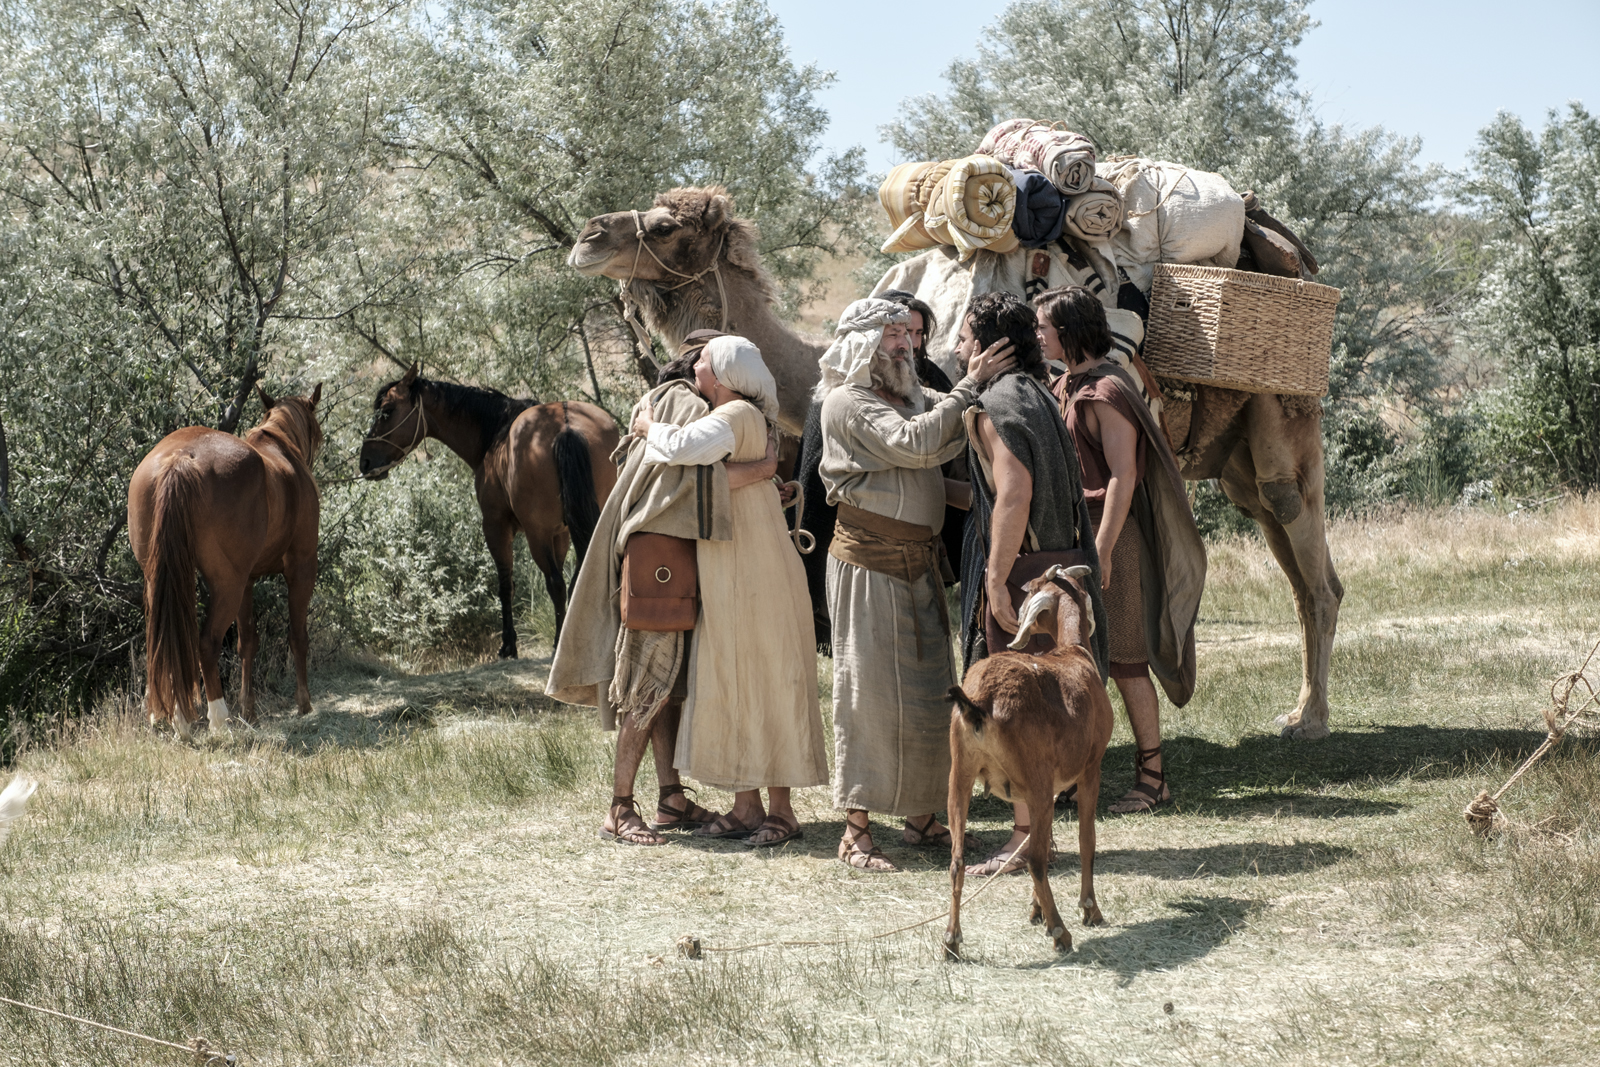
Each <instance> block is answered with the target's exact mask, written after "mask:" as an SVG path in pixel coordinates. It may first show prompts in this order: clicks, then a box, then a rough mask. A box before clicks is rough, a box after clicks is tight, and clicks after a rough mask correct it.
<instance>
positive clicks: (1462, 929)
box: [0, 503, 1600, 1067]
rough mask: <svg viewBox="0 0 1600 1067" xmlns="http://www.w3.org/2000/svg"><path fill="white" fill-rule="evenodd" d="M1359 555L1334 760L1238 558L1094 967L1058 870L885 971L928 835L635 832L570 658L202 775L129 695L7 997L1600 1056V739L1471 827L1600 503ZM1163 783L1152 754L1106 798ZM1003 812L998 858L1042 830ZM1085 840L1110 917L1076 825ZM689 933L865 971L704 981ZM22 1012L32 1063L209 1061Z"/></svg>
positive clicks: (481, 1019)
mask: <svg viewBox="0 0 1600 1067" xmlns="http://www.w3.org/2000/svg"><path fill="white" fill-rule="evenodd" d="M1330 539H1331V544H1332V547H1333V551H1334V554H1335V559H1336V562H1337V564H1338V567H1339V569H1340V573H1341V576H1342V577H1343V579H1344V581H1345V585H1346V589H1347V595H1346V600H1345V606H1344V610H1343V613H1342V616H1341V619H1340V636H1339V640H1338V642H1337V644H1336V646H1335V654H1334V670H1333V674H1334V682H1333V690H1332V697H1333V706H1334V710H1333V726H1334V731H1335V732H1334V735H1333V736H1332V737H1331V738H1329V739H1328V740H1326V741H1321V742H1315V743H1293V742H1286V741H1283V740H1281V739H1279V738H1278V737H1277V735H1276V731H1275V729H1274V728H1273V726H1272V719H1273V718H1274V716H1276V715H1279V714H1281V713H1283V712H1284V711H1287V710H1288V709H1289V708H1290V707H1291V706H1292V701H1293V697H1294V695H1295V693H1296V691H1297V689H1298V685H1299V645H1298V641H1299V638H1298V631H1297V628H1296V625H1295V622H1294V616H1293V611H1292V605H1291V603H1290V600H1289V595H1288V589H1287V584H1286V582H1285V581H1284V579H1283V578H1282V576H1281V575H1280V574H1279V573H1278V572H1277V570H1276V567H1275V566H1274V565H1273V564H1272V563H1271V561H1270V560H1269V559H1268V558H1267V554H1266V549H1265V547H1264V545H1263V544H1262V543H1261V542H1260V541H1259V540H1256V539H1253V538H1233V539H1227V540H1223V541H1219V542H1217V543H1215V544H1214V545H1213V548H1212V554H1211V559H1212V581H1211V584H1210V586H1209V588H1208V591H1207V595H1206V600H1205V603H1204V605H1203V608H1202V622H1201V627H1200V635H1199V636H1200V654H1201V663H1200V686H1199V689H1198V691H1197V693H1196V696H1195V699H1194V701H1193V702H1192V703H1191V704H1190V705H1189V707H1187V708H1185V709H1183V710H1182V711H1175V710H1174V709H1171V708H1167V709H1165V711H1164V717H1165V724H1166V732H1167V737H1168V740H1167V742H1166V748H1165V751H1166V754H1167V759H1168V768H1169V774H1170V775H1171V779H1172V781H1173V784H1174V787H1175V791H1176V794H1177V803H1176V804H1175V805H1174V806H1173V807H1171V808H1168V809H1165V810H1164V811H1162V812H1161V813H1159V814H1157V815H1155V816H1145V817H1133V818H1110V817H1102V820H1101V822H1100V828H1099V844H1100V851H1099V859H1098V862H1097V891H1098V894H1097V895H1098V898H1099V901H1100V905H1101V907H1102V909H1103V910H1104V912H1105V914H1106V917H1107V919H1108V920H1109V922H1110V924H1111V925H1109V926H1107V927H1104V928H1100V929H1095V930H1086V929H1083V928H1081V927H1072V928H1071V930H1072V934H1073V938H1074V941H1075V949H1074V951H1073V952H1072V953H1071V954H1068V955H1064V956H1058V955H1056V954H1055V953H1054V952H1053V951H1052V950H1051V948H1050V945H1049V941H1048V939H1047V938H1045V936H1044V935H1043V934H1042V933H1041V932H1040V931H1039V930H1038V929H1037V928H1035V927H1030V926H1028V925H1027V923H1026V922H1025V921H1024V916H1025V910H1026V904H1027V888H1026V883H1025V881H1024V880H1021V879H1002V880H999V881H998V882H997V883H996V884H995V885H993V886H992V887H991V888H990V889H989V890H988V891H987V892H986V893H985V895H984V897H983V898H981V899H980V900H978V901H976V902H975V903H973V904H971V905H970V906H969V908H968V909H967V910H966V912H965V914H964V921H963V926H964V930H965V933H966V938H967V942H966V949H967V957H968V958H967V959H966V960H965V961H964V962H962V963H960V964H948V963H945V962H944V961H943V960H942V958H941V957H942V953H941V951H940V948H939V944H938V932H939V930H940V929H941V928H942V923H936V924H933V925H931V926H926V927H922V928H920V929H917V930H914V931H911V932H907V933H902V934H896V935H894V936H891V937H887V938H883V939H880V940H868V939H866V937H865V935H869V934H872V933H874V932H878V931H885V930H890V929H893V928H895V927H898V926H902V925H904V924H906V923H909V922H913V921H915V920H917V919H920V918H923V917H926V916H929V915H932V914H935V913H937V912H939V911H942V910H943V908H944V906H945V904H946V902H947V894H948V879H947V874H946V870H945V866H946V858H945V857H943V856H941V855H939V854H937V853H923V852H917V851H913V850H909V849H905V848H901V847H898V845H897V844H896V838H897V835H896V834H894V833H893V827H892V825H888V826H885V827H884V829H883V830H880V842H881V843H883V844H886V845H888V846H889V847H888V851H889V854H890V856H891V858H893V859H894V860H895V861H896V862H897V863H900V864H902V866H903V867H904V871H903V872H902V873H900V874H897V875H892V876H871V875H867V874H864V873H862V872H857V871H852V870H849V869H846V868H845V867H843V866H842V865H840V864H839V863H837V862H836V861H835V860H834V859H833V852H834V843H835V841H836V840H837V837H838V835H839V833H840V831H841V829H842V822H841V820H840V817H839V814H838V813H835V812H833V811H832V810H830V808H829V797H828V792H827V790H824V789H816V790H806V791H803V792H802V793H800V794H799V795H798V796H797V808H798V810H799V812H800V815H801V818H802V822H803V824H804V826H805V831H806V836H805V838H804V839H803V840H802V841H799V842H796V843H795V844H793V845H791V846H789V847H787V848H785V849H782V850H778V851H776V852H771V853H767V852H761V853H756V852H751V851H749V850H747V849H744V848H743V847H741V846H740V845H738V844H737V843H723V842H717V843H711V844H702V843H696V842H691V841H688V840H682V841H678V842H675V843H674V844H673V845H671V846H669V847H666V848H661V849H637V848H626V847H619V846H616V845H613V844H609V843H604V842H601V841H599V840H597V839H596V836H595V831H596V829H597V827H598V825H599V821H600V819H601V817H602V815H603V813H604V806H605V802H606V798H607V797H608V796H609V795H610V783H609V766H610V744H611V739H610V738H609V737H607V736H605V735H602V734H601V733H599V731H598V730H597V729H596V728H595V726H594V723H593V719H592V715H591V714H589V713H584V712H579V711H575V710H572V709H565V708H563V707H561V706H559V705H553V704H552V703H550V702H549V701H548V700H546V699H545V698H544V697H543V696H542V695H541V688H542V681H543V674H544V670H545V667H546V665H547V658H540V656H539V653H538V650H536V649H532V647H531V646H532V645H533V642H531V641H529V642H527V644H528V646H529V651H530V652H532V653H533V654H532V655H530V658H528V659H524V660H523V661H521V662H518V663H511V664H501V663H494V662H480V663H472V664H455V665H454V669H450V670H444V671H442V672H440V673H433V674H408V673H406V672H405V671H403V670H401V669H399V668H398V667H396V666H392V665H387V664H381V663H377V662H375V661H369V662H355V661H350V660H338V659H335V658H326V659H324V660H323V661H320V662H317V663H315V664H314V669H313V677H312V684H313V694H314V697H315V701H316V706H317V710H316V712H315V714H313V715H312V716H310V717H308V718H305V719H296V718H293V717H290V716H289V712H290V711H291V710H292V708H291V703H290V701H289V700H287V699H286V698H285V697H284V695H283V694H282V693H281V692H273V693H269V694H267V695H266V696H265V697H264V699H263V706H264V708H265V709H266V710H267V713H268V714H267V716H266V721H265V722H264V724H263V726H262V728H261V729H259V730H256V731H244V730H240V731H238V732H237V733H236V734H235V736H234V737H233V738H232V739H227V740H223V739H213V738H207V737H206V736H205V734H204V733H203V732H202V733H200V734H198V735H197V737H198V741H197V742H196V743H195V744H183V743H179V742H177V741H175V740H173V739H172V738H171V737H170V736H169V735H164V734H163V735H157V734H154V733H152V732H151V731H150V730H149V728H148V727H146V726H144V725H143V724H142V723H140V722H139V721H138V718H137V716H135V715H134V714H132V709H131V707H130V706H129V705H128V702H127V701H122V702H120V703H119V702H113V703H112V704H110V705H108V706H107V707H106V708H105V709H104V710H103V712H102V714H101V715H100V716H98V717H97V718H96V719H94V720H93V721H91V722H87V723H84V724H81V725H78V726H75V727H72V728H70V729H68V730H66V731H64V732H63V733H61V734H60V735H59V736H56V737H54V738H52V739H50V740H49V742H48V743H44V742H42V741H41V742H36V743H35V745H34V747H32V748H30V749H29V750H28V751H26V752H25V753H24V755H23V756H22V757H21V759H20V761H19V769H20V770H21V771H22V772H23V773H26V774H28V775H30V776H31V777H34V778H36V779H38V780H40V782H41V783H42V784H41V787H40V790H39V793H38V794H37V795H36V796H35V798H34V801H33V803H32V805H31V808H30V811H29V814H28V816H27V818H26V819H25V820H24V821H23V822H22V823H20V824H19V825H18V827H17V828H16V830H15V831H14V832H13V833H12V834H11V836H10V837H9V839H7V840H6V841H5V842H4V843H3V844H0V900H3V910H4V918H3V920H0V995H4V996H7V997H12V998H16V999H21V1000H26V1001H30V1002H32V1003H36V1004H43V1005H47V1006H49V1007H53V1008H57V1009H60V1010H63V1011H68V1012H72V1013H76V1014H82V1015H86V1016H89V1017H92V1018H95V1019H99V1020H103V1021H105V1022H109V1023H113V1024H115V1025H118V1026H125V1027H130V1028H133V1029H136V1030H139V1031H141V1032H144V1033H148V1034H152V1035H156V1036H159V1037H162V1038H165V1039H169V1040H176V1041H180V1042H181V1041H185V1040H187V1039H188V1038H189V1037H190V1036H193V1035H197V1034H199V1035H203V1036H205V1037H206V1038H207V1039H209V1040H210V1041H211V1042H212V1043H214V1044H218V1045H225V1046H227V1047H228V1048H230V1049H233V1050H235V1051H237V1052H239V1053H240V1054H241V1056H242V1060H243V1062H245V1063H249V1064H324V1063H325V1064H352V1063H360V1064H366V1063H383V1064H441V1063H449V1064H474V1065H475V1064H502V1063H506V1064H543V1063H550V1064H558V1063H559V1064H563V1065H567V1064H577V1065H582V1064H623V1063H626V1064H629V1065H632V1064H656V1063H663V1064H665V1063H690V1062H692V1063H695V1064H724V1063H726V1064H752V1063H826V1064H833V1063H876V1062H884V1061H887V1060H891V1059H892V1060H894V1061H895V1062H905V1063H918V1064H922V1063H931V1064H943V1063H949V1064H957V1063H960V1064H1013V1063H1049V1064H1130V1065H1131V1064H1141V1065H1143V1064H1154V1063H1167V1062H1176V1063H1185V1064H1188V1063H1224V1064H1227V1065H1229V1067H1238V1065H1245V1064H1251V1065H1253V1064H1280V1063H1281V1064H1330V1065H1332V1064H1346V1063H1353V1064H1362V1065H1368V1064H1409V1063H1417V1064H1424V1063H1425V1064H1428V1065H1430V1067H1432V1065H1435V1064H1446V1065H1451V1064H1462V1065H1467V1064H1471V1065H1474V1067H1476V1065H1484V1064H1508V1065H1509V1064H1579V1063H1587V1062H1590V1060H1591V1059H1592V1058H1593V1051H1592V1050H1593V1048H1594V1047H1596V1039H1597V1036H1600V1035H1597V1032H1596V1031H1597V1029H1600V1024H1597V1021H1596V1020H1597V1019H1600V1015H1597V1009H1600V1004H1597V991H1600V964H1597V954H1596V948H1597V946H1600V748H1597V746H1596V745H1595V743H1594V742H1592V741H1591V740H1589V739H1587V738H1584V737H1572V738H1569V739H1568V740H1566V741H1564V742H1563V743H1562V745H1561V746H1560V747H1559V748H1558V749H1557V750H1556V752H1555V753H1553V754H1552V756H1551V757H1549V758H1548V759H1547V760H1546V762H1545V763H1544V764H1542V765H1541V766H1540V768H1539V769H1538V770H1536V771H1534V772H1533V773H1531V774H1530V775H1529V776H1528V777H1526V778H1525V779H1524V780H1523V782H1522V783H1520V784H1519V785H1518V786H1517V787H1516V789H1514V790H1513V791H1512V792H1511V793H1510V794H1508V795H1507V797H1506V798H1505V800H1504V801H1503V804H1502V806H1503V807H1504V809H1505V811H1506V814H1507V816H1508V817H1509V819H1510V825H1509V827H1508V828H1507V829H1506V830H1505V831H1504V832H1502V833H1500V834H1497V835H1496V836H1494V837H1491V838H1489V839H1479V838H1476V837H1473V836H1472V835H1471V834H1470V833H1469V832H1468V830H1467V828H1466V825H1465V822H1464V820H1463V819H1462V817H1461V809H1462V807H1463V806H1464V805H1465V804H1466V802H1467V801H1468V800H1470V799H1471V798H1472V796H1473V795H1474V794H1475V793H1476V792H1477V791H1478V790H1479V789H1480V788H1485V787H1487V788H1490V789H1494V788H1497V787H1498V786H1499V785H1500V784H1501V783H1502V782H1503V781H1504V780H1505V778H1506V777H1507V776H1508V775H1509V774H1510V772H1511V771H1512V770H1513V769H1514V768H1515V766H1516V763H1517V762H1518V760H1519V759H1520V758H1521V757H1522V756H1523V755H1525V754H1526V753H1527V752H1529V751H1531V750H1532V749H1533V748H1534V747H1536V746H1537V745H1538V743H1539V741H1540V740H1541V739H1542V737H1543V730H1544V728H1543V724H1542V720H1541V718H1540V712H1541V709H1542V708H1543V707H1544V706H1545V705H1546V704H1547V703H1548V686H1549V681H1550V679H1551V678H1552V677H1553V676H1554V675H1556V674H1558V673H1560V672H1562V671H1566V670H1570V669H1571V668H1572V667H1573V666H1575V665H1576V663H1577V662H1578V660H1579V659H1581V657H1582V654H1583V653H1584V652H1586V651H1587V649H1588V646H1589V644H1590V643H1592V641H1593V640H1594V639H1595V638H1596V637H1597V636H1600V601H1597V599H1596V597H1595V593H1594V590H1595V589H1596V588H1597V586H1600V503H1596V504H1589V505H1580V504H1568V505H1564V506H1561V507H1558V508H1556V509H1553V510H1551V511H1548V512H1545V513H1542V514H1540V515H1535V516H1531V517H1530V516H1525V515H1519V516H1511V517H1508V516H1501V515H1494V514H1490V513H1476V512H1475V513H1468V514H1456V513H1451V512H1436V513H1421V514H1410V515H1402V516H1398V517H1394V518H1391V519H1389V520H1387V521H1383V522H1377V521H1374V522H1365V523H1347V524H1340V525H1336V526H1335V527H1334V528H1333V530H1332V531H1331V538H1330ZM543 655H544V656H546V657H547V655H548V648H546V649H544V651H543ZM440 665H441V666H449V664H444V663H441V664H440ZM818 675H819V683H820V684H821V686H822V692H823V698H824V702H825V704H826V701H827V698H828V694H829V692H830V687H831V670H830V665H829V664H828V662H827V661H826V660H823V661H820V662H819V671H818ZM1132 757H1133V748H1132V742H1131V737H1130V736H1129V735H1128V733H1127V730H1126V728H1125V726H1123V725H1121V724H1119V726H1118V730H1117V733H1116V735H1115V737H1114V738H1113V741H1112V746H1111V748H1110V750H1109V752H1108V755H1107V763H1106V768H1107V775H1106V777H1107V783H1106V787H1105V794H1106V796H1111V795H1116V794H1117V793H1120V792H1121V791H1122V790H1123V789H1124V788H1126V787H1127V785H1128V784H1129V782H1130V780H1131V777H1132ZM653 785H654V783H653V782H652V781H650V780H649V774H648V771H647V772H646V774H645V775H644V776H642V777H641V781H640V783H639V793H640V795H641V796H643V797H648V796H650V795H652V791H653ZM1106 796H1103V797H1102V801H1104V800H1105V799H1106ZM701 799H702V800H703V801H704V802H706V803H707V804H709V805H711V806H717V805H719V804H720V805H723V806H725V805H726V803H727V798H726V797H724V796H721V795H718V794H716V793H715V792H713V791H707V794H705V795H703V796H702V798H701ZM973 813H974V818H975V821H976V830H977V832H978V833H979V835H980V836H981V837H983V838H984V840H985V841H986V842H987V843H989V844H995V843H998V842H999V841H1000V840H1001V839H1002V838H1003V836H1004V833H1005V828H1006V826H1007V825H1008V817H1009V809H1008V808H1006V807H1005V806H1004V805H1003V804H1001V803H1000V802H998V801H996V800H995V799H993V798H980V799H979V800H977V801H976V802H975V803H974V805H973ZM1058 818H1059V816H1058ZM885 831H888V832H885ZM1055 832H1056V840H1057V844H1058V846H1060V847H1061V848H1062V849H1063V853H1062V856H1061V858H1060V859H1059V860H1058V861H1057V863H1056V865H1055V868H1054V874H1055V880H1054V881H1055V887H1056V892H1057V895H1058V899H1061V900H1062V901H1063V902H1070V901H1071V900H1073V899H1075V894H1076V881H1077V861H1076V828H1075V827H1074V826H1071V825H1070V817H1069V819H1068V824H1067V825H1058V826H1057V827H1056V828H1055ZM969 891H970V885H969ZM686 934H690V935H695V936H697V937H699V938H701V940H702V942H703V943H704V944H705V945H706V946H707V947H709V948H718V947H724V948H725V947H729V946H736V945H740V944H747V943H752V942H756V941H765V940H772V939H781V940H802V939H830V938H834V937H837V936H841V935H858V936H857V939H856V940H852V941H851V942H850V943H848V944H845V945H836V946H827V947H818V948H788V949H784V948H771V949H761V950H757V951H754V952H748V953H741V954H732V955H721V954H716V953H711V954H709V955H708V956H707V958H706V959H704V960H702V961H699V962H691V961H688V960H684V959H682V958H681V957H679V955H678V954H677V952H676V951H675V949H674V944H675V942H676V940H677V939H678V938H679V937H681V936H683V935H686ZM0 1016H3V1024H0V1063H16V1064H40V1063H61V1064H68V1063H70V1064H79V1063H133V1064H146V1063H148V1064H169V1063H175V1062H181V1061H182V1057H181V1056H180V1055H179V1054H178V1053H176V1052H174V1051H173V1050H166V1049H159V1048H154V1047H147V1046H142V1045H136V1044H133V1043H131V1042H130V1041H128V1040H127V1039H125V1038H121V1037H117V1036H115V1035H110V1034H105V1033H100V1032H97V1031H93V1030H88V1029H85V1028H80V1027H76V1026H73V1025H71V1024H68V1023H64V1022H61V1021H59V1020H50V1019H46V1018H43V1017H40V1016H34V1015H30V1014H25V1013H23V1012H21V1011H19V1010H17V1009H13V1008H4V1007H0Z"/></svg>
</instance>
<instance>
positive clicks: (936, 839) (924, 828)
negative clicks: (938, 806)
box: [900, 814, 983, 849]
mask: <svg viewBox="0 0 1600 1067" xmlns="http://www.w3.org/2000/svg"><path fill="white" fill-rule="evenodd" d="M936 822H938V820H937V819H936V818H934V816H933V815H932V814H930V815H929V816H928V821H927V822H925V823H923V824H922V825H921V826H918V825H917V824H915V823H913V822H912V821H911V820H910V819H909V818H908V819H906V828H905V830H904V831H903V832H902V833H901V834H900V840H901V841H903V842H905V843H906V844H908V845H910V846H911V847H912V848H949V847H950V842H951V836H950V827H948V826H941V827H940V828H939V832H938V833H936V834H930V833H928V829H929V828H930V827H932V826H933V824H934V823H936ZM962 843H963V845H962V847H963V848H964V849H965V848H970V849H978V848H982V847H983V842H981V841H979V840H978V839H977V838H976V837H973V836H972V835H971V834H966V835H964V836H963V837H962Z"/></svg>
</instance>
